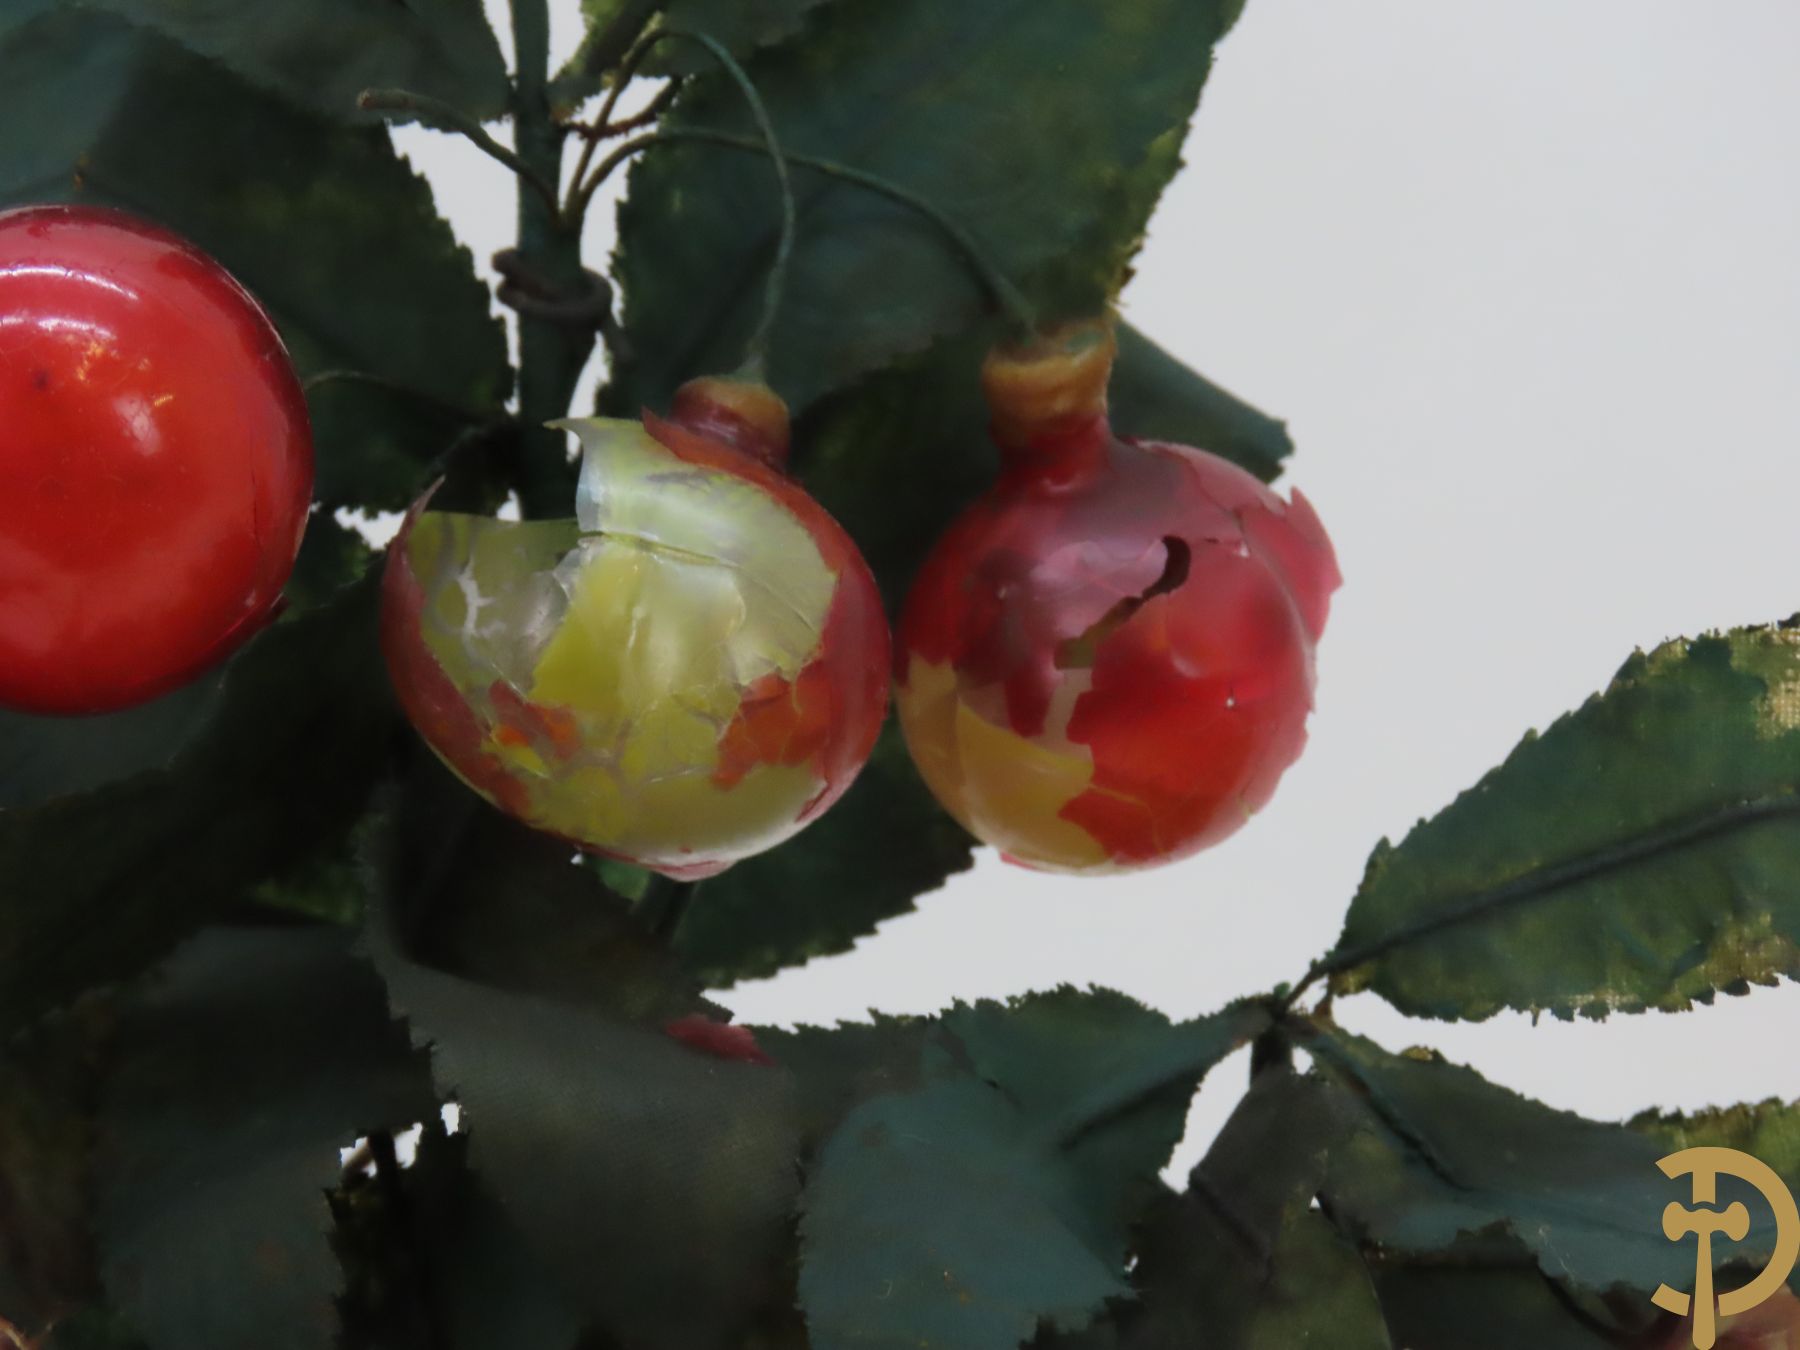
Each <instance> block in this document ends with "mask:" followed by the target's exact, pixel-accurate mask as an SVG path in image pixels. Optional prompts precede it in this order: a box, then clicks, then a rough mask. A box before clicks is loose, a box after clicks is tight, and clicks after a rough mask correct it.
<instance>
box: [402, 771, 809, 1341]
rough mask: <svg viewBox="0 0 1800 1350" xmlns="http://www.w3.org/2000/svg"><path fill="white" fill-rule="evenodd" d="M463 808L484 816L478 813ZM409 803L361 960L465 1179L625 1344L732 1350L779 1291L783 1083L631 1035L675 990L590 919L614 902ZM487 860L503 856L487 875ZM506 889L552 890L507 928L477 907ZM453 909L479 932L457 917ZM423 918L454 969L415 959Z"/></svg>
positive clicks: (583, 878)
mask: <svg viewBox="0 0 1800 1350" xmlns="http://www.w3.org/2000/svg"><path fill="white" fill-rule="evenodd" d="M413 795H414V796H416V795H417V794H416V793H415V794H413ZM464 797H465V799H466V798H467V794H466V793H465V794H464ZM469 802H470V805H469V809H470V810H471V811H473V812H475V813H476V820H477V822H479V821H480V820H481V818H482V817H483V816H485V815H488V814H491V813H489V812H488V808H486V807H485V806H481V805H478V804H475V803H473V801H472V799H469ZM422 804H423V805H424V806H425V807H426V808H427V809H426V810H425V811H423V812H419V811H418V810H417V808H418V806H419V805H421V803H420V802H412V801H409V803H408V804H407V807H406V808H405V809H403V810H402V812H401V814H400V816H399V817H398V819H399V822H400V825H399V828H398V829H396V831H395V832H394V838H393V839H392V840H391V841H390V843H389V845H388V854H387V857H386V858H385V859H384V861H383V862H382V864H381V868H380V871H381V873H382V876H383V880H384V886H383V889H382V893H381V895H380V896H378V897H377V900H378V902H377V903H376V904H374V905H373V906H372V912H371V919H372V923H371V929H370V945H371V950H372V951H373V953H374V954H375V957H376V961H377V965H378V966H379V967H380V969H381V970H382V973H383V974H384V976H385V977H386V979H387V982H388V989H389V993H390V996H391V998H392V1001H393V1005H394V1007H395V1009H396V1010H397V1011H398V1012H400V1013H402V1014H404V1015H405V1016H406V1018H407V1019H408V1021H409V1022H410V1024H411V1026H412V1030H413V1035H414V1037H415V1038H416V1039H417V1040H419V1041H420V1042H421V1043H429V1045H430V1046H431V1049H432V1068H433V1074H434V1076H435V1078H436V1081H437V1083H438V1085H439V1088H440V1090H441V1091H442V1092H443V1093H444V1094H445V1095H447V1096H454V1097H455V1098H456V1099H457V1100H458V1101H459V1102H460V1103H461V1105H462V1109H463V1124H464V1126H465V1128H467V1129H468V1130H469V1131H470V1136H471V1138H470V1161H471V1164H472V1165H473V1167H474V1169H475V1171H476V1172H477V1174H478V1175H479V1176H480V1178H481V1179H482V1181H483V1182H484V1183H485V1185H486V1186H487V1188H489V1189H490V1190H491V1191H492V1193H493V1194H494V1196H495V1198H497V1199H498V1200H499V1201H500V1203H501V1204H502V1205H503V1206H504V1207H505V1209H506V1211H507V1212H508V1213H509V1214H510V1215H511V1216H512V1219H513V1221H514V1222H515V1223H516V1224H517V1226H518V1228H519V1230H520V1233H521V1235H522V1238H523V1241H524V1243H525V1244H526V1248H527V1250H529V1251H530V1252H531V1253H532V1254H533V1256H534V1258H535V1259H536V1260H537V1261H539V1262H541V1263H542V1265H543V1268H544V1269H545V1270H547V1271H548V1272H549V1273H550V1275H551V1276H552V1277H553V1278H554V1280H555V1281H556V1282H557V1284H558V1285H559V1286H560V1288H561V1290H562V1292H563V1295H564V1296H565V1297H567V1298H568V1299H570V1300H571V1301H573V1302H574V1304H575V1305H576V1306H577V1307H579V1308H580V1309H582V1311H583V1312H584V1313H585V1314H586V1315H587V1316H588V1317H590V1318H593V1319H595V1320H596V1321H597V1322H598V1323H600V1324H601V1325H602V1326H604V1327H605V1328H607V1329H608V1330H609V1331H610V1332H611V1333H612V1334H613V1335H614V1336H615V1337H617V1338H618V1339H619V1340H620V1341H622V1342H623V1343H626V1344H630V1345H633V1346H644V1347H649V1348H651V1350H655V1347H664V1346H667V1347H671V1348H672V1350H673V1348H675V1347H690V1346H701V1345H715V1344H721V1343H723V1342H725V1341H726V1340H727V1339H728V1338H729V1337H730V1335H731V1334H732V1333H733V1332H734V1331H735V1330H737V1329H738V1328H739V1327H740V1326H741V1325H742V1324H743V1323H744V1322H745V1321H746V1320H747V1319H748V1318H749V1316H750V1314H751V1311H752V1309H754V1308H755V1307H756V1306H758V1304H760V1303H761V1302H762V1301H763V1300H764V1299H766V1298H767V1297H768V1296H769V1294H770V1292H771V1290H772V1289H774V1288H775V1287H776V1286H777V1284H778V1282H779V1278H780V1256H781V1253H782V1248H783V1245H784V1243H783V1236H784V1232H785V1230H786V1228H787V1226H788V1224H789V1220H790V1211H791V1208H792V1204H793V1199H794V1194H795V1191H796V1189H797V1178H796V1175H795V1162H796V1158H797V1154H798V1139H797V1131H796V1126H795V1120H794V1101H793V1085H792V1081H791V1080H790V1078H789V1077H788V1075H787V1074H786V1073H785V1072H783V1071H782V1070H780V1069H776V1068H770V1067H764V1066H757V1065H750V1064H745V1063H739V1062H732V1061H727V1060H721V1059H718V1058H715V1057H713V1056H711V1055H708V1054H705V1053H703V1052H701V1051H698V1050H694V1049H690V1048H688V1047H686V1046H684V1045H682V1044H681V1043H679V1042H677V1041H676V1040H674V1039H673V1038H672V1037H669V1036H667V1035H665V1034H663V1033H662V1032H661V1031H660V1030H658V1029H654V1028H652V1027H646V1026H642V1025H639V1024H636V1023H634V1022H632V1021H628V1020H625V1017H624V1016H622V1015H621V1014H624V1013H629V1014H632V1015H642V1014H644V1013H646V1012H654V1011H655V1010H657V1009H659V1008H660V1007H662V1006H663V1005H664V1004H666V1002H667V1001H668V1000H669V998H670V997H671V993H670V989H669V987H668V986H665V985H664V984H663V983H662V981H663V980H664V979H665V978H666V976H665V974H664V972H662V971H661V970H660V969H659V967H658V965H657V963H656V962H655V961H653V960H641V959H638V958H637V957H635V956H633V955H632V954H631V952H630V945H631V944H630V943H629V942H626V941H623V940H619V939H617V936H616V935H617V934H618V933H619V931H620V924H619V923H618V922H617V921H616V920H609V919H606V918H605V917H604V916H600V915H595V914H593V913H592V911H593V910H594V909H596V908H598V907H601V906H604V905H606V904H608V903H611V904H615V905H616V904H618V903H619V902H618V901H617V899H616V898H615V897H612V896H610V895H609V894H608V893H607V892H605V890H604V889H603V888H602V887H601V886H600V884H599V882H598V880H597V879H596V878H595V877H594V876H593V875H592V874H591V873H590V872H589V871H588V870H587V869H585V868H578V867H576V866H575V865H574V864H573V862H572V861H571V860H570V858H569V854H568V852H567V850H566V849H562V850H561V861H560V863H557V862H555V860H554V859H552V858H551V857H550V856H549V854H548V853H546V854H545V856H544V857H543V858H541V859H540V860H538V861H537V862H536V863H531V862H524V863H521V861H520V860H519V858H518V857H517V856H516V854H512V853H511V849H512V847H513V846H514V845H517V844H519V843H520V841H519V840H517V839H514V840H513V841H512V844H509V843H508V841H507V836H508V831H511V830H514V829H516V827H511V826H507V827H505V828H504V829H500V828H499V827H496V829H497V830H498V833H499V835H500V837H499V838H492V837H489V838H488V839H487V840H486V841H485V842H483V839H482V835H483V834H484V833H485V830H486V827H483V826H480V825H479V824H477V825H476V826H474V827H473V828H474V831H475V833H474V834H473V835H472V836H471V840H472V842H471V841H465V840H459V839H458V838H457V833H458V831H459V830H460V829H461V828H465V827H464V826H462V825H461V824H459V822H457V821H456V820H454V819H452V818H445V817H444V816H442V814H441V813H438V812H435V811H432V810H430V809H429V808H430V804H431V799H430V798H429V797H426V798H425V799H424V800H423V803H422ZM409 814H410V815H412V816H414V817H415V818H414V819H411V820H409ZM543 846H544V847H545V848H548V847H549V845H547V844H545V845H543ZM488 848H493V849H496V850H498V851H499V852H500V854H501V855H502V856H503V857H504V858H505V861H501V862H496V863H495V864H494V866H493V867H492V869H491V870H488V869H487V865H486V864H485V862H484V861H483V858H482V852H483V850H485V849H488ZM553 866H554V867H560V868H561V869H562V871H561V872H560V873H556V874H555V875H560V876H563V877H566V878H567V881H568V884H569V886H570V887H571V888H574V887H579V888H580V891H579V893H577V892H576V891H574V890H570V891H568V892H564V891H563V890H562V888H561V883H559V882H556V881H553V880H551V876H552V873H553ZM515 876H521V877H525V878H527V879H528V882H527V884H529V885H531V886H532V887H533V888H536V887H538V886H545V887H553V888H555V889H554V893H552V892H551V891H550V890H548V889H546V891H545V892H544V894H543V895H540V896H539V898H538V899H537V900H536V901H534V902H533V903H534V904H536V905H537V906H538V908H537V909H536V910H534V911H528V912H527V914H526V916H525V917H524V918H522V919H518V920H514V921H509V920H508V919H507V918H506V915H505V912H504V911H505V907H506V900H507V896H505V895H495V896H485V897H484V895H483V894H482V893H481V892H482V891H483V890H484V889H491V887H492V886H493V885H494V884H496V883H497V882H499V881H501V880H502V879H504V880H505V884H507V885H508V886H510V885H512V884H513V882H512V880H511V879H512V878H513V877H515ZM531 878H535V880H529V879H531ZM459 892H464V893H462V894H459ZM513 894H514V895H515V896H516V895H518V894H519V892H513ZM578 894H579V897H580V901H581V903H580V904H579V905H577V903H575V900H576V897H577V895H578ZM484 900H491V901H492V904H491V912H485V913H484V912H483V911H484V910H487V909H488V908H489V907H488V906H487V905H486V904H484ZM584 910H585V911H587V912H586V913H584V912H583V911H584ZM465 913H475V914H478V915H480V916H481V917H480V918H479V920H478V921H470V920H469V919H467V918H462V919H459V918H456V917H454V916H457V915H461V914H465ZM438 915H444V916H451V917H449V918H447V919H446V923H447V924H448V932H449V936H448V937H446V938H445V939H442V941H443V943H444V944H445V945H444V946H443V947H437V948H431V949H432V950H434V951H436V952H437V953H438V959H443V960H447V961H451V960H453V961H454V962H455V963H456V964H457V966H458V967H459V968H460V969H459V970H458V971H457V972H456V973H452V971H450V970H445V969H438V968H434V967H433V966H431V965H428V964H425V963H424V962H422V961H421V960H419V959H417V958H416V957H415V956H414V955H413V954H412V953H413V952H414V951H415V950H418V948H417V947H415V945H414V942H413V939H412V931H413V925H414V924H418V925H419V928H418V931H420V932H426V933H429V932H431V931H432V929H433V927H434V925H435V923H436V916H438ZM534 915H535V926H536V932H535V934H532V933H528V932H527V931H526V925H528V924H531V923H533V922H534V919H533V916H534ZM609 926H610V927H611V929H612V935H610V936H609V935H607V933H606V932H605V930H606V929H607V928H608V927H609ZM527 939H529V944H527ZM434 940H436V939H434ZM490 942H491V943H492V945H489V943H490ZM515 944H517V945H515ZM583 965H587V966H588V968H589V972H590V977H591V978H590V982H589V983H588V984H587V985H586V986H585V987H583V986H581V985H580V984H579V983H578V981H577V980H576V979H575V978H574V977H575V976H576V974H577V973H578V971H579V970H580V969H581V968H582V966H583ZM506 985H510V986H512V987H510V988H508V987H503V986H506ZM673 988H674V991H675V992H674V996H675V997H676V998H677V999H678V1000H685V999H687V998H690V997H691V995H688V994H686V993H685V992H684V987H683V986H681V985H680V984H679V983H677V984H675V985H674V986H673ZM527 989H539V990H543V991H545V992H544V993H541V994H538V993H530V992H526V990H527ZM601 1216H604V1217H603V1219H602V1217H601Z"/></svg>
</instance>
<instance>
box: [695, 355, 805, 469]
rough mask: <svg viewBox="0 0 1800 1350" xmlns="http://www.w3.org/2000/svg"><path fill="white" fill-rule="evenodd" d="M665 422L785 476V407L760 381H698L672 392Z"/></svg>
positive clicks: (728, 378) (727, 377)
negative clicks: (708, 438)
mask: <svg viewBox="0 0 1800 1350" xmlns="http://www.w3.org/2000/svg"><path fill="white" fill-rule="evenodd" d="M669 415H670V418H671V419H672V420H673V421H675V422H676V423H678V424H679V425H681V426H684V427H686V428H687V429H688V430H689V431H694V432H698V433H699V434H700V435H703V436H710V437H712V438H713V439H714V440H719V441H723V442H725V444H727V445H729V446H732V447H733V448H734V449H738V450H742V451H743V452H744V453H745V454H748V455H754V456H755V457H756V458H757V459H760V460H762V461H763V463H765V464H767V465H769V466H770V467H771V468H774V469H781V470H784V471H785V470H786V468H787V458H788V442H789V435H790V422H789V418H788V406H787V404H786V403H785V402H783V401H782V398H781V395H780V394H777V393H776V392H775V391H774V390H773V389H771V388H769V386H768V385H766V384H764V383H763V382H762V381H761V380H759V379H750V378H745V377H743V376H738V375H703V376H701V377H700V378H699V379H695V380H689V381H688V382H687V383H686V384H684V385H682V386H681V387H680V388H679V389H677V390H676V391H675V400H674V403H673V405H672V406H671V407H670V410H669Z"/></svg>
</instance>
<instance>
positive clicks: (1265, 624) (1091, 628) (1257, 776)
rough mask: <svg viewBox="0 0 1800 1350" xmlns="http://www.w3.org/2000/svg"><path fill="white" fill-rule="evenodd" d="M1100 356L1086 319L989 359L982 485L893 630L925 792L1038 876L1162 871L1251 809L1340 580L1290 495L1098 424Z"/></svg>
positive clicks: (1108, 347) (1304, 684) (1301, 740)
mask: <svg viewBox="0 0 1800 1350" xmlns="http://www.w3.org/2000/svg"><path fill="white" fill-rule="evenodd" d="M1113 351H1114V347H1113V339H1112V334H1111V330H1110V328H1109V327H1105V326H1102V325H1098V324H1094V325H1084V326H1080V327H1077V328H1075V329H1072V330H1070V331H1068V332H1065V333H1063V334H1061V335H1059V336H1057V337H1056V338H1054V339H1050V340H1046V341H1045V342H1042V343H1039V344H1036V345H1034V346H1033V347H1031V348H1030V349H1027V350H1022V351H1012V350H1002V351H998V352H996V353H994V354H993V355H991V356H990V357H989V359H988V360H987V362H986V363H985V365H984V367H983V371H982V377H983V386H984V389H985V391H986V394H987V399H988V404H989V409H990V412H991V414H992V418H993V432H994V436H995V439H996V441H997V442H998V444H999V445H1000V448H1001V451H1002V457H1003V466H1002V471H1001V475H1000V479H999V481H998V482H997V483H996V484H995V485H994V487H993V488H992V489H991V490H990V491H989V492H988V493H987V494H986V495H985V496H983V497H982V498H981V499H980V500H979V501H977V502H976V503H975V504H974V505H973V506H971V507H970V508H969V509H968V510H967V511H966V512H965V513H964V514H963V515H962V516H961V517H960V518H958V519H957V520H956V522H955V523H954V524H952V525H951V527H950V529H949V531H948V532H947V533H946V534H945V535H944V536H943V538H942V539H940V540H939V541H938V543H937V545H936V546H935V548H934V549H933V551H932V553H931V555H930V557H929V558H928V559H927V560H926V562H925V565H924V567H923V568H922V569H921V571H920V574H919V576H918V578H917V580H916V581H915V583H914V585H913V588H912V591H911V593H910V595H909V596H908V598H907V602H906V607H905V610H904V613H903V615H902V617H901V622H900V628H899V632H898V635H897V637H898V653H897V656H898V662H899V666H898V674H899V680H900V688H899V695H898V703H899V709H900V717H901V725H902V727H903V728H904V730H905V733H906V739H907V745H908V747H909V748H910V749H911V751H912V755H913V759H914V761H915V762H916V763H917V764H918V766H919V769H920V771H921V772H922V773H923V775H924V777H925V779H926V781H927V782H928V783H929V784H930V785H931V788H932V790H933V791H934V792H935V793H936V794H937V796H938V799H939V800H940V801H941V802H942V803H943V804H944V806H945V807H946V808H947V809H948V810H949V811H950V812H951V814H952V815H954V816H955V817H956V818H957V819H958V820H959V821H961V822H962V823H963V825H964V826H965V827H967V828H968V829H969V830H970V831H971V832H972V833H974V834H975V835H976V836H978V837H979V838H981V839H982V840H984V841H985V842H987V843H990V844H993V845H994V846H996V847H997V848H999V849H1000V850H1001V851H1002V852H1003V853H1004V854H1005V855H1006V856H1007V857H1008V858H1009V859H1010V860H1011V861H1014V862H1018V863H1022V864H1025V865H1028V866H1032V867H1037V868H1042V869H1045V870H1051V871H1063V872H1081V873H1088V872H1108V871H1120V870H1126V869H1131V868H1139V867H1146V866H1153V865H1156V864H1159V863H1165V862H1170V861H1172V860H1174V859H1176V858H1181V857H1184V856H1186V855H1188V854H1191V853H1193V852H1195V851H1196V850H1198V849H1201V848H1204V847H1206V846H1207V845H1209V844H1213V843H1217V842H1218V841H1219V840H1221V839H1223V838H1225V837H1226V836H1227V835H1229V834H1231V833H1232V832H1233V831H1234V830H1236V829H1237V828H1238V827H1239V826H1241V825H1242V824H1243V823H1244V822H1245V820H1246V819H1248V818H1249V816H1250V814H1251V813H1252V812H1253V811H1255V810H1257V809H1258V808H1260V807H1261V806H1262V805H1263V804H1264V803H1265V802H1267V801H1268V800H1269V797H1270V795H1271V794H1272V793H1273V792H1274V790H1275V784H1276V782H1277V781H1278V780H1279V779H1280V777H1281V775H1282V772H1283V771H1284V770H1285V769H1286V768H1287V766H1288V765H1289V764H1291V763H1293V761H1294V759H1295V758H1296V757H1297V756H1298V755H1299V753H1300V750H1301V748H1302V746H1303V745H1304V744H1305V740H1306V730H1305V728H1306V717H1307V713H1308V712H1309V711H1310V710H1311V707H1312V694H1313V647H1314V644H1315V643H1316V642H1317V641H1318V638H1319V635H1320V633H1321V632H1322V631H1323V629H1324V627H1325V616H1326V611H1327V608H1328V605H1329V600H1330V596H1331V593H1332V591H1333V590H1335V589H1336V587H1337V586H1338V584H1339V580H1340V578H1339V575H1338V570H1337V563H1336V559H1335V557H1334V555H1333V552H1332V548H1331V543H1330V541H1329V540H1328V539H1327V538H1326V536H1325V531H1324V529H1323V527H1322V526H1321V525H1320V523H1319V519H1318V517H1317V516H1316V515H1315V514H1314V512H1313V510H1312V507H1311V505H1310V504H1309V503H1308V502H1307V501H1306V499H1305V498H1304V497H1303V496H1301V495H1300V493H1299V492H1297V491H1296V492H1295V493H1294V494H1293V500H1292V502H1291V503H1289V502H1286V501H1283V500H1282V499H1281V498H1280V497H1279V496H1277V495H1276V494H1275V493H1274V492H1272V491H1270V490H1269V489H1268V488H1267V487H1265V486H1263V484H1261V483H1260V482H1258V481H1257V480H1256V479H1255V478H1253V477H1252V476H1251V475H1250V474H1248V473H1246V472H1245V471H1244V470H1243V469H1240V468H1238V467H1237V466H1236V465H1234V464H1232V463H1230V462H1229V461H1227V460H1224V459H1221V458H1219V457H1218V456H1216V455H1212V454H1208V453H1206V452H1205V451H1201V450H1196V449H1193V448H1192V447H1189V446H1184V445H1173V444H1168V443H1163V442H1156V441H1135V440H1131V439H1129V438H1122V437H1120V436H1118V435H1116V434H1115V433H1114V432H1113V430H1112V427H1111V425H1110V424H1109V423H1108V421H1107V416H1106V384H1107V380H1108V377H1109V375H1110V372H1111V369H1112V359H1113Z"/></svg>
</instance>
